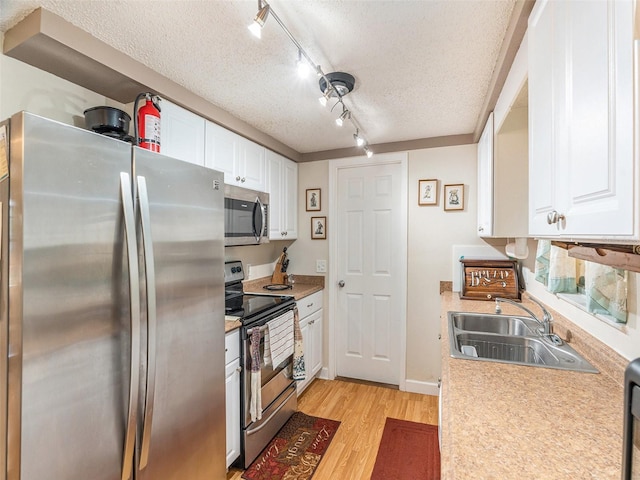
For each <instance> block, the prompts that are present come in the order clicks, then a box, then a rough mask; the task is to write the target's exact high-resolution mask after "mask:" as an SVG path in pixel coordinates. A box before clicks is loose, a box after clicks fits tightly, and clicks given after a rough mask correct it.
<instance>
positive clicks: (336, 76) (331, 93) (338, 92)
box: [249, 0, 373, 158]
mask: <svg viewBox="0 0 640 480" xmlns="http://www.w3.org/2000/svg"><path fill="white" fill-rule="evenodd" d="M269 14H271V16H272V17H273V19H274V20H275V21H276V22H277V23H278V25H280V27H281V28H282V30H283V31H284V33H286V34H287V36H288V37H289V39H290V40H291V41H292V42H293V44H294V45H295V46H296V48H297V49H298V72H299V74H300V76H303V77H306V76H307V75H308V73H309V71H310V70H311V69H312V68H313V69H315V71H316V73H317V75H318V78H319V86H320V91H321V92H322V96H321V97H320V98H318V101H319V102H320V104H321V105H322V106H323V107H325V106H326V105H327V103H328V102H329V100H331V99H332V98H333V99H335V100H336V103H335V105H334V106H333V108H335V107H336V105H338V104H340V105H342V113H341V114H340V116H339V117H338V118H336V125H338V126H340V127H342V126H343V125H344V122H345V121H346V120H349V121H350V122H351V124H352V125H353V127H354V128H355V129H356V132H355V133H354V134H353V139H354V140H355V142H356V145H357V146H358V147H363V149H364V151H365V153H366V154H367V157H369V158H371V156H372V155H373V152H372V151H371V150H369V148H368V146H367V142H366V140H365V139H364V138H363V137H361V136H360V125H359V124H358V123H357V122H356V119H355V118H353V115H352V114H351V111H350V110H349V109H347V108H346V106H345V104H344V102H343V100H342V98H343V97H344V96H345V95H347V94H348V93H350V92H351V91H352V90H353V87H354V86H355V78H354V77H353V75H350V74H348V73H345V72H331V73H326V74H325V73H324V72H323V71H322V68H321V67H320V65H318V64H316V63H315V62H314V61H313V60H311V57H309V55H308V54H307V52H305V51H304V49H303V48H302V46H301V45H300V43H299V42H298V41H297V40H296V39H295V37H294V36H293V35H292V34H291V32H290V31H289V29H288V28H287V27H286V26H285V24H284V23H283V22H282V20H281V19H280V17H278V15H277V14H276V12H274V11H273V9H272V8H271V6H270V5H269V4H268V3H267V2H266V0H258V13H257V15H256V17H255V19H254V20H253V23H252V24H251V25H250V26H249V30H250V31H251V33H253V34H254V35H255V36H256V37H258V38H260V37H261V33H262V27H263V26H264V24H265V22H266V20H267V17H268V16H269ZM333 108H332V110H333Z"/></svg>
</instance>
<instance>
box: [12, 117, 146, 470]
mask: <svg viewBox="0 0 640 480" xmlns="http://www.w3.org/2000/svg"><path fill="white" fill-rule="evenodd" d="M11 131H12V135H11V162H10V199H11V209H10V227H9V228H10V232H9V234H10V254H9V255H10V258H9V261H10V273H9V373H8V375H9V387H8V388H9V397H8V403H9V405H8V414H9V415H8V457H7V462H8V467H7V468H8V478H9V480H18V479H20V480H43V479H47V480H87V479H92V480H119V479H121V478H122V468H123V451H124V439H125V424H126V422H127V415H128V414H129V413H130V412H129V409H128V404H129V394H130V392H129V388H128V387H129V381H130V377H129V370H130V364H131V360H132V359H131V355H130V351H131V350H130V349H131V342H130V337H129V335H130V327H131V323H130V300H131V298H130V295H129V282H128V280H127V279H128V276H127V274H128V268H127V267H128V264H127V255H126V249H125V242H124V226H123V204H122V201H121V185H120V172H125V173H126V172H130V161H131V155H130V146H128V145H127V144H126V143H124V142H120V141H117V140H113V139H110V138H107V137H104V136H101V135H97V134H94V133H91V132H87V131H86V130H82V129H79V128H74V127H70V126H66V125H63V124H59V123H57V122H52V121H50V120H45V119H43V118H40V117H37V116H33V115H29V114H18V115H14V116H13V117H12V119H11ZM132 206H133V205H132ZM131 214H132V215H133V210H132V211H131ZM132 218H133V216H132ZM134 245H135V244H134ZM5 288H6V286H5ZM134 360H135V359H134ZM132 448H133V447H132ZM132 451H133V450H132Z"/></svg>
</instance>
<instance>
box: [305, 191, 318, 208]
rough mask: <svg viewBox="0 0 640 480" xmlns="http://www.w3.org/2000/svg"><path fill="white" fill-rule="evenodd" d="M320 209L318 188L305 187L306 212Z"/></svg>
mask: <svg viewBox="0 0 640 480" xmlns="http://www.w3.org/2000/svg"><path fill="white" fill-rule="evenodd" d="M319 211H320V189H319V188H307V212H319Z"/></svg>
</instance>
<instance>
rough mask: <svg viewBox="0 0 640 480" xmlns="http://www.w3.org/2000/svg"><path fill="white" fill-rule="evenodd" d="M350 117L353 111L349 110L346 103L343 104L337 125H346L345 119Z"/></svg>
mask: <svg viewBox="0 0 640 480" xmlns="http://www.w3.org/2000/svg"><path fill="white" fill-rule="evenodd" d="M349 118H351V112H350V111H349V110H347V109H346V108H344V105H343V106H342V113H341V114H340V116H339V117H338V118H336V125H338V126H339V127H341V126H342V125H344V121H345V120H348V119H349Z"/></svg>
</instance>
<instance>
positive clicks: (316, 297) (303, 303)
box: [296, 290, 322, 320]
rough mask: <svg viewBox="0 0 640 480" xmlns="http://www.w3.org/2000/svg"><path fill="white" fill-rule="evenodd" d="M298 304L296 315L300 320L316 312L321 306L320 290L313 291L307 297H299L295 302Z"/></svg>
mask: <svg viewBox="0 0 640 480" xmlns="http://www.w3.org/2000/svg"><path fill="white" fill-rule="evenodd" d="M296 305H297V306H298V316H299V317H300V320H302V319H303V318H305V317H307V316H309V315H311V314H312V313H313V312H317V311H318V310H320V309H321V308H322V290H320V291H319V292H316V293H313V294H311V295H309V296H307V297H304V298H301V299H300V300H298V301H297V302H296Z"/></svg>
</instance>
